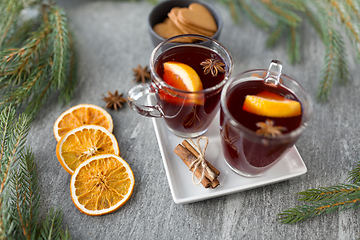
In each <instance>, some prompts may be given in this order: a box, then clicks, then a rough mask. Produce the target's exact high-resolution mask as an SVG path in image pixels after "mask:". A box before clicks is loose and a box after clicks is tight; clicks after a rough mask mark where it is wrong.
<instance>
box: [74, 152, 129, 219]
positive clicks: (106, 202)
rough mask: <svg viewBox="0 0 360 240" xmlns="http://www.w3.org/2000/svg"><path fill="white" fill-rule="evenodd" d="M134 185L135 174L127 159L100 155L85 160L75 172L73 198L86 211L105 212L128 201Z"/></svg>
mask: <svg viewBox="0 0 360 240" xmlns="http://www.w3.org/2000/svg"><path fill="white" fill-rule="evenodd" d="M134 185H135V178H134V174H133V172H132V170H131V168H130V166H129V164H128V163H127V162H126V161H125V160H124V159H122V158H121V157H119V156H117V155H114V154H102V155H97V156H94V157H91V158H89V159H87V160H86V161H85V162H83V163H81V164H80V165H79V166H78V167H77V168H76V170H75V171H74V174H73V175H72V176H71V180H70V193H71V199H72V200H73V203H74V204H75V206H76V207H77V208H78V209H79V210H80V211H81V212H82V213H85V214H87V215H93V216H96V215H104V214H107V213H111V212H114V211H116V210H117V209H119V208H120V207H121V206H122V205H124V204H125V203H126V202H127V201H128V200H129V198H130V197H131V194H132V192H133V190H134Z"/></svg>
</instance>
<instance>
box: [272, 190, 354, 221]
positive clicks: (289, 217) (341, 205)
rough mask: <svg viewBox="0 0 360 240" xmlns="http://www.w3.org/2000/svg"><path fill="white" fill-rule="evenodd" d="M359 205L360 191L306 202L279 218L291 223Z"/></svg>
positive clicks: (283, 213)
mask: <svg viewBox="0 0 360 240" xmlns="http://www.w3.org/2000/svg"><path fill="white" fill-rule="evenodd" d="M359 206H360V191H356V192H354V193H352V194H349V195H345V196H340V197H335V198H332V199H327V200H322V201H318V202H316V203H314V204H313V205H307V204H304V205H302V206H296V207H294V208H290V209H288V210H285V211H283V212H282V213H280V214H278V218H277V220H278V221H279V222H281V223H285V224H291V223H296V222H300V221H304V220H306V219H309V218H312V217H315V216H319V215H322V214H329V213H332V212H335V211H343V210H348V209H351V208H353V209H356V208H358V207H359Z"/></svg>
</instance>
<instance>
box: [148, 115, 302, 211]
mask: <svg viewBox="0 0 360 240" xmlns="http://www.w3.org/2000/svg"><path fill="white" fill-rule="evenodd" d="M153 124H154V128H155V133H156V136H157V140H158V144H159V148H160V152H161V156H162V159H163V162H164V167H165V171H166V175H167V179H168V181H169V185H170V190H171V194H172V197H173V199H174V201H175V203H179V204H180V203H191V202H196V201H201V200H205V199H209V198H214V197H219V196H223V195H227V194H231V193H235V192H240V191H244V190H247V189H251V188H256V187H260V186H264V185H268V184H272V183H276V182H280V181H284V180H287V179H290V178H293V177H297V176H300V175H302V174H305V173H306V172H307V168H306V166H305V163H304V161H303V160H302V158H301V156H300V154H299V152H298V151H297V149H296V147H295V146H294V147H292V148H291V149H290V150H289V151H288V153H287V154H286V155H284V157H283V158H282V159H281V160H280V161H279V162H277V163H276V164H275V165H274V166H273V167H272V168H271V169H269V170H268V171H267V172H265V173H264V174H263V175H262V176H260V177H254V178H247V177H242V176H240V175H238V174H236V173H235V172H233V171H232V170H231V169H230V168H229V167H228V166H227V165H226V163H225V161H224V160H223V153H222V148H221V143H220V130H219V114H218V115H217V116H216V117H215V119H214V121H213V122H212V124H211V125H210V127H209V130H208V131H207V132H206V133H205V134H204V136H207V137H208V138H209V145H208V147H207V150H206V153H205V158H206V160H208V161H209V162H210V163H211V164H212V165H213V166H214V167H216V168H217V169H218V170H219V171H220V175H219V176H218V180H219V182H220V185H219V186H217V187H216V188H215V189H211V188H204V187H203V186H202V185H201V184H199V185H194V184H193V183H192V172H191V171H189V169H188V168H187V166H186V165H185V163H184V162H183V161H182V160H181V159H180V157H178V156H177V155H176V154H175V153H174V149H175V147H176V146H177V145H178V144H181V142H182V141H183V140H184V139H183V138H180V137H177V136H175V135H174V134H172V133H171V132H170V131H169V130H168V129H167V127H166V126H165V123H164V120H163V119H160V118H153ZM201 143H202V145H201V146H202V147H203V146H204V142H203V141H201ZM195 180H196V181H197V179H195Z"/></svg>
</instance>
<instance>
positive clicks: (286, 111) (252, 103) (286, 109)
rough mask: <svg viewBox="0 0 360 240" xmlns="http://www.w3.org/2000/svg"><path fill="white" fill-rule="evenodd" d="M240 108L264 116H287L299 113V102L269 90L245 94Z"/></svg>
mask: <svg viewBox="0 0 360 240" xmlns="http://www.w3.org/2000/svg"><path fill="white" fill-rule="evenodd" d="M242 109H243V110H244V111H247V112H250V113H253V114H256V115H260V116H265V117H277V118H287V117H295V116H299V115H301V104H300V103H299V102H298V101H295V100H291V99H286V98H284V97H283V96H280V95H278V94H276V93H272V92H269V91H264V92H261V93H259V94H257V95H247V96H246V97H245V101H244V104H243V107H242Z"/></svg>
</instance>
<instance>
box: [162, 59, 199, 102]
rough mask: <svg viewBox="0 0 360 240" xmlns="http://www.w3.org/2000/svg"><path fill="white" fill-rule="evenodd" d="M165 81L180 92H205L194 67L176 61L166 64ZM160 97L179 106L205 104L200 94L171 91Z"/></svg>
mask: <svg viewBox="0 0 360 240" xmlns="http://www.w3.org/2000/svg"><path fill="white" fill-rule="evenodd" d="M163 80H164V81H165V82H166V83H167V84H169V85H170V86H172V87H174V88H177V89H179V90H183V91H188V92H198V91H201V90H203V85H202V82H201V79H200V77H199V75H198V74H197V73H196V71H195V70H194V69H193V68H192V67H190V66H189V65H187V64H184V63H180V62H175V61H169V62H165V63H164V75H163ZM160 97H162V98H164V99H165V101H168V102H173V103H177V104H182V103H187V104H189V103H192V104H193V103H196V104H200V105H202V104H204V98H203V94H200V93H194V94H191V93H188V94H183V93H181V92H175V91H171V90H169V91H167V92H166V93H165V91H164V93H163V94H161V96H160Z"/></svg>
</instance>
